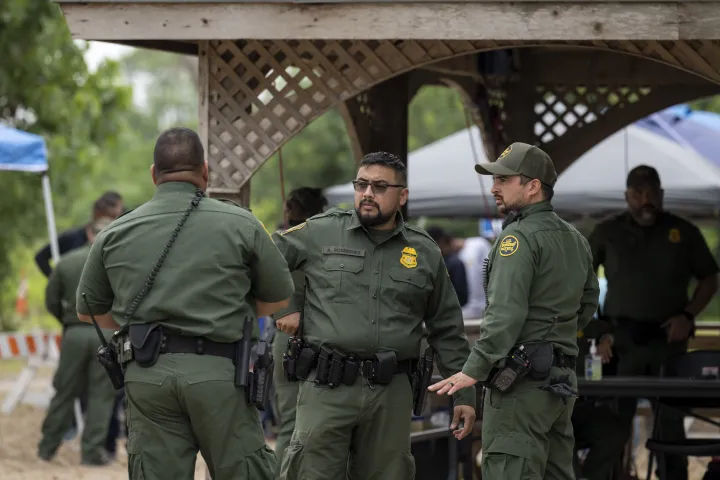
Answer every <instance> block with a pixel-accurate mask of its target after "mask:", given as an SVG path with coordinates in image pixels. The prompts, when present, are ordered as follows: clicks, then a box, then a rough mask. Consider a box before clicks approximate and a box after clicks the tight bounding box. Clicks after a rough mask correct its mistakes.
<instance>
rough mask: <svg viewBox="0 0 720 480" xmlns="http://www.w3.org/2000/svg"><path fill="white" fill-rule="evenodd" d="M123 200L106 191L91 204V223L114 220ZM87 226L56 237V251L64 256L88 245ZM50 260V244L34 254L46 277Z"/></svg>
mask: <svg viewBox="0 0 720 480" xmlns="http://www.w3.org/2000/svg"><path fill="white" fill-rule="evenodd" d="M123 208H124V205H123V199H122V196H120V194H119V193H117V192H113V191H108V192H105V193H103V194H102V195H101V196H100V198H98V199H97V200H95V203H94V204H93V212H92V218H91V220H90V221H91V222H92V221H95V220H97V219H98V218H100V217H106V218H110V219H113V220H114V219H116V218H117V217H119V216H120V215H121V214H122V212H123ZM86 230H87V226H85V225H84V226H82V227H78V228H73V229H71V230H66V231H64V232H63V233H61V234H60V235H59V236H58V249H59V250H60V255H61V256H62V255H64V254H66V253H68V252H69V251H71V250H75V249H76V248H80V247H83V246H85V245H87V243H88V236H87V232H86ZM51 258H52V252H51V251H50V244H49V243H48V244H47V245H45V246H44V247H43V248H41V249H40V250H39V251H38V252H37V253H36V254H35V263H36V264H37V266H38V268H39V269H40V271H41V272H43V273H44V274H45V276H46V277H49V276H50V272H51V271H52V267H50V260H51Z"/></svg>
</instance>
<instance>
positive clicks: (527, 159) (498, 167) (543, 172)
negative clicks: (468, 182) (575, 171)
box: [475, 142, 557, 187]
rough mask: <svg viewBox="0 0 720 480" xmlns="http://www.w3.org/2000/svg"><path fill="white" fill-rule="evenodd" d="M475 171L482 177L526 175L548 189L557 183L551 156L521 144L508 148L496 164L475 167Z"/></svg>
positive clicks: (516, 143)
mask: <svg viewBox="0 0 720 480" xmlns="http://www.w3.org/2000/svg"><path fill="white" fill-rule="evenodd" d="M475 171H476V172H477V173H479V174H480V175H505V176H508V177H511V176H514V175H525V176H526V177H529V178H536V179H538V180H540V182H541V183H544V184H545V185H547V186H548V187H554V186H555V182H556V181H557V173H556V172H555V165H554V164H553V161H552V160H551V159H550V155H548V154H547V153H545V152H543V151H542V150H540V149H539V148H538V147H536V146H534V145H528V144H527V143H520V142H515V143H513V144H512V145H510V146H509V147H508V148H506V149H505V151H504V152H503V153H501V154H500V156H499V157H498V159H497V160H495V161H494V162H490V163H481V164H479V165H475Z"/></svg>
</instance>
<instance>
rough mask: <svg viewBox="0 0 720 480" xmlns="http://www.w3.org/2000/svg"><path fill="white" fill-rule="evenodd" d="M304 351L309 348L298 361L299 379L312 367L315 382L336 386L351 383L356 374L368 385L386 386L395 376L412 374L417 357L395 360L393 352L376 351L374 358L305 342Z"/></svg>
mask: <svg viewBox="0 0 720 480" xmlns="http://www.w3.org/2000/svg"><path fill="white" fill-rule="evenodd" d="M303 350H307V351H311V352H312V353H311V355H312V356H311V357H310V356H306V355H303V354H302V353H301V355H300V356H301V357H304V358H305V359H307V361H303V360H302V359H301V360H299V362H298V363H299V365H298V369H299V373H298V378H300V379H305V378H307V374H308V373H309V372H310V371H312V370H315V371H316V378H315V383H317V384H319V385H329V386H330V387H331V388H335V387H336V386H338V385H340V384H345V385H352V384H353V383H355V381H356V379H357V377H358V376H362V377H363V378H365V379H366V380H368V381H369V382H370V384H378V385H387V384H389V383H390V382H391V381H392V377H393V376H395V375H401V374H404V375H411V374H412V373H413V372H414V369H415V368H416V367H417V360H412V359H409V360H399V361H398V360H396V359H395V354H394V353H393V352H379V353H377V354H376V355H375V356H374V357H367V356H361V355H356V354H354V353H345V352H341V351H339V350H338V349H329V348H326V347H317V346H315V345H310V344H305V346H304V347H303Z"/></svg>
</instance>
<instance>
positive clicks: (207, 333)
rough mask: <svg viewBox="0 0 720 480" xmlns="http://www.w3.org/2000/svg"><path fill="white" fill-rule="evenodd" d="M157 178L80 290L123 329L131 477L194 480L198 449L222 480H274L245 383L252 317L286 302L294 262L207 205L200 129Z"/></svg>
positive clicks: (163, 142) (237, 214) (224, 210)
mask: <svg viewBox="0 0 720 480" xmlns="http://www.w3.org/2000/svg"><path fill="white" fill-rule="evenodd" d="M151 172H152V178H153V182H154V183H155V184H156V185H157V190H156V193H155V196H154V197H153V198H152V200H150V201H149V202H147V203H145V204H143V205H142V206H140V207H138V208H137V209H135V210H133V211H131V212H129V213H127V214H125V215H123V216H121V217H120V218H118V219H117V220H116V221H115V222H113V223H112V224H111V225H110V226H108V227H107V228H106V229H105V230H104V231H103V232H102V233H101V234H100V235H99V236H98V238H97V240H96V242H95V244H94V245H93V248H92V249H91V251H90V256H89V258H88V261H87V263H86V264H85V268H84V270H83V273H82V279H81V281H80V286H79V288H78V316H79V317H80V319H81V320H82V321H85V322H89V321H91V318H90V317H89V314H90V313H91V310H92V313H93V314H95V318H96V319H97V322H98V324H99V325H100V326H101V327H104V328H118V326H120V325H121V326H122V330H121V331H120V332H119V333H118V334H116V337H117V338H118V340H119V341H118V342H116V344H117V345H119V347H120V350H119V353H120V357H121V361H122V363H123V365H124V373H125V393H126V398H127V403H126V416H127V421H128V425H129V432H128V433H129V435H128V443H127V450H128V454H129V459H128V472H129V477H130V479H131V480H140V479H168V480H176V479H179V478H191V477H192V475H193V473H192V472H193V471H194V468H195V461H196V457H197V452H198V449H199V450H200V452H201V453H202V455H203V458H204V459H205V461H206V462H207V464H208V468H209V471H210V474H211V476H212V478H214V479H217V480H229V479H233V480H240V479H245V480H258V479H259V480H264V479H267V480H270V479H272V478H274V472H275V469H276V461H277V460H276V458H275V454H274V453H273V451H272V450H270V449H269V448H268V447H267V446H266V445H265V439H264V436H263V431H262V427H261V425H260V419H259V415H258V411H257V409H256V408H255V407H254V406H253V405H252V404H249V402H248V400H247V398H246V395H247V394H248V392H247V387H243V388H238V386H237V385H238V380H237V377H238V375H239V373H242V372H243V368H241V367H240V366H241V365H245V366H247V358H249V355H250V352H249V350H250V349H249V348H245V347H244V346H243V345H244V344H245V342H244V341H243V342H241V340H248V343H249V339H247V337H246V335H245V334H244V327H245V325H248V324H247V323H243V320H244V319H252V320H255V318H256V317H259V316H265V315H271V314H272V313H274V312H275V311H277V310H278V309H279V308H281V307H284V306H287V304H288V302H287V299H289V297H290V296H291V295H292V293H293V282H292V278H291V277H290V273H289V272H288V268H287V264H286V262H285V260H284V259H283V257H282V255H281V254H280V252H279V251H278V249H277V248H276V247H275V245H274V244H273V242H272V239H271V238H270V234H269V233H268V232H267V231H266V230H265V227H264V226H263V225H262V224H261V223H260V222H259V221H258V220H257V218H255V216H254V215H253V214H252V213H250V212H249V211H247V210H245V209H243V208H240V207H239V206H237V205H233V204H228V203H225V202H222V201H218V200H215V199H206V198H205V195H204V190H205V188H206V187H207V182H208V169H207V162H205V161H204V152H203V148H202V144H201V142H200V139H199V137H198V136H197V134H196V133H195V132H193V131H192V130H188V129H185V128H174V129H171V130H168V131H166V132H164V133H163V134H161V135H160V137H159V138H158V140H157V143H156V145H155V152H154V161H153V166H152V170H151ZM168 237H170V240H169V241H168ZM166 242H167V243H166ZM163 245H164V246H163ZM158 254H159V255H160V257H159V258H158ZM138 290H140V291H139V292H138ZM82 294H86V295H87V302H88V305H89V307H86V306H85V304H84V303H80V302H81V300H80V295H82ZM254 323H255V326H254V328H253V329H252V335H251V336H252V337H253V339H255V338H257V336H258V327H257V322H256V321H255V322H254ZM125 332H127V333H125ZM248 335H250V334H249V333H248ZM233 364H235V365H233ZM245 374H247V370H245ZM116 388H117V387H116Z"/></svg>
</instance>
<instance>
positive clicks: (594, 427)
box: [572, 400, 627, 480]
mask: <svg viewBox="0 0 720 480" xmlns="http://www.w3.org/2000/svg"><path fill="white" fill-rule="evenodd" d="M572 424H573V430H574V432H575V442H576V448H578V449H580V448H589V449H590V452H588V455H587V457H585V461H584V462H583V465H582V469H581V471H582V475H580V477H581V478H586V479H587V480H608V478H610V473H612V470H613V468H614V467H615V465H617V462H618V461H619V460H620V459H621V458H622V454H623V450H624V449H625V441H626V440H627V432H626V431H625V427H624V426H623V424H622V423H621V422H620V418H619V417H618V415H617V414H616V413H615V412H614V411H613V410H612V409H611V408H610V407H609V406H608V405H596V404H595V402H593V401H592V400H588V401H585V402H582V403H576V404H575V409H574V410H573V412H572Z"/></svg>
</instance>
